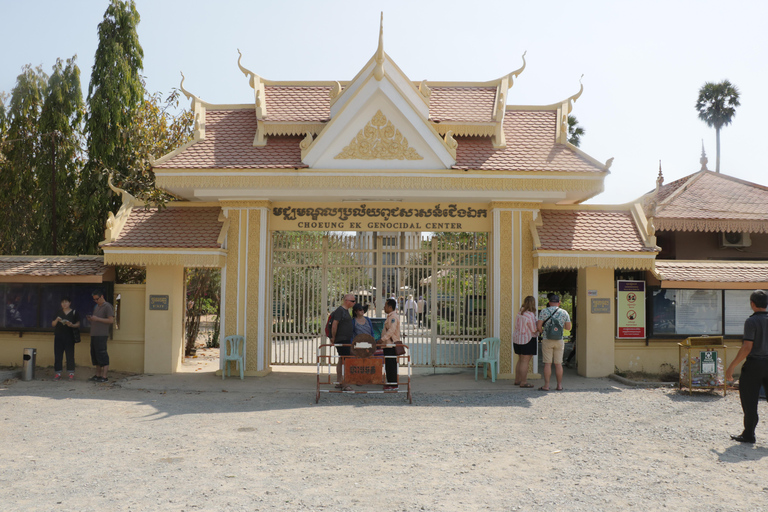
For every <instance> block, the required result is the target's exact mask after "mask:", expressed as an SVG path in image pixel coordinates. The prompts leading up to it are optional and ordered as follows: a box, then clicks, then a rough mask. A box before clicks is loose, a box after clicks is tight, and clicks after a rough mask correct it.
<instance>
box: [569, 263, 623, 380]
mask: <svg viewBox="0 0 768 512" xmlns="http://www.w3.org/2000/svg"><path fill="white" fill-rule="evenodd" d="M590 292H591V293H590ZM613 297H614V277H613V269H612V268H597V267H588V268H582V269H579V273H578V294H577V322H578V329H577V330H576V356H577V357H578V368H579V369H578V372H579V375H583V376H584V377H606V376H608V375H610V374H611V373H613V371H614V346H615V332H616V321H615V319H616V312H615V311H614V308H615V301H614V300H613ZM593 299H608V300H609V304H610V312H608V313H592V300H593Z"/></svg>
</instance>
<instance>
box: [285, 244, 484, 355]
mask: <svg viewBox="0 0 768 512" xmlns="http://www.w3.org/2000/svg"><path fill="white" fill-rule="evenodd" d="M272 242H273V243H272V253H273V256H272V270H273V276H274V277H273V282H272V304H273V305H272V330H271V364H273V365H283V364H284V365H301V364H316V362H317V354H316V351H317V347H318V346H319V345H320V344H321V343H325V342H326V338H325V335H324V334H323V331H324V327H325V322H326V320H327V318H328V314H329V312H331V311H333V309H335V308H336V307H338V305H339V304H340V302H341V299H342V297H343V296H344V295H345V294H347V293H354V294H355V295H356V296H357V301H358V302H359V303H361V304H363V305H365V304H368V305H369V311H368V316H370V317H378V318H382V317H384V300H385V299H387V298H390V297H393V296H394V297H395V299H396V300H397V305H398V310H399V312H400V313H401V326H402V333H403V334H404V340H403V341H404V342H405V343H406V344H407V345H408V346H409V347H410V355H411V361H412V363H413V364H414V365H416V366H472V365H474V362H475V359H476V358H477V346H478V342H479V341H480V340H481V339H483V338H485V337H487V336H488V332H489V325H490V317H489V314H488V313H489V312H490V298H489V297H490V293H489V272H488V268H489V262H488V235H487V233H452V232H441V233H386V232H379V233H376V232H362V233H349V232H344V233H340V232H330V233H322V232H302V231H279V232H275V233H274V234H273V238H272ZM420 297H423V300H424V301H423V303H422V305H423V307H422V308H420V306H419V298H420ZM419 309H423V311H422V313H421V314H419Z"/></svg>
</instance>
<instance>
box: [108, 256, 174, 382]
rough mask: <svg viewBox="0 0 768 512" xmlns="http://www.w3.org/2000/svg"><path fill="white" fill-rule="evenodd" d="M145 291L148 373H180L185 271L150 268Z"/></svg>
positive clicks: (145, 363)
mask: <svg viewBox="0 0 768 512" xmlns="http://www.w3.org/2000/svg"><path fill="white" fill-rule="evenodd" d="M145 290H146V291H145V293H146V295H145V304H146V306H145V308H146V309H145V321H144V373H161V374H163V373H165V374H167V373H176V372H177V371H178V368H179V366H180V365H181V362H182V356H183V349H184V267H183V266H168V265H151V266H147V285H146V288H145ZM166 307H167V309H166ZM126 321H130V320H128V319H127V318H123V322H126Z"/></svg>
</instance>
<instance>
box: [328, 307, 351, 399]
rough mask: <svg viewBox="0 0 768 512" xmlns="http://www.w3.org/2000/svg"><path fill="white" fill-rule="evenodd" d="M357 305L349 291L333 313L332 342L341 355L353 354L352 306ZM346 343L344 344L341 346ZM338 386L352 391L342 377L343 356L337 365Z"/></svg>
mask: <svg viewBox="0 0 768 512" xmlns="http://www.w3.org/2000/svg"><path fill="white" fill-rule="evenodd" d="M354 305H355V296H354V295H353V294H351V293H348V294H347V295H345V296H344V301H343V302H342V304H341V306H339V307H338V308H336V311H334V312H333V313H332V315H331V318H332V319H333V324H331V343H333V344H334V345H336V352H338V353H339V356H349V355H352V346H351V343H352V330H353V328H354V326H355V324H354V320H352V307H353V306H354ZM339 345H344V346H341V347H340V346H339ZM336 387H337V388H341V389H342V390H343V391H352V388H351V387H349V386H347V385H346V384H345V383H344V382H343V381H342V378H341V357H339V362H338V364H337V365H336Z"/></svg>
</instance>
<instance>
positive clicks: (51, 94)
mask: <svg viewBox="0 0 768 512" xmlns="http://www.w3.org/2000/svg"><path fill="white" fill-rule="evenodd" d="M75 58H76V57H72V58H71V59H68V60H67V61H66V64H65V63H64V62H63V61H62V60H61V59H57V60H56V64H55V65H54V67H53V74H52V75H51V77H50V78H49V79H48V87H47V92H46V96H45V101H44V102H43V108H42V112H41V115H40V122H39V129H40V131H41V132H42V140H41V148H40V153H39V155H38V159H37V161H38V166H37V174H38V176H37V177H38V182H39V188H38V193H37V194H36V201H37V202H39V207H38V208H37V210H36V211H35V212H34V216H35V217H36V218H35V223H36V224H37V226H38V232H37V236H36V237H35V243H34V244H33V249H32V250H33V251H34V252H36V253H39V254H60V253H65V254H66V253H75V254H76V253H78V252H80V250H81V249H82V248H83V245H82V243H81V240H80V229H79V227H80V225H81V224H82V222H83V220H85V221H86V222H87V221H88V219H82V218H81V217H80V215H79V210H78V208H76V207H75V204H74V203H73V201H72V200H71V197H72V195H73V194H74V192H75V190H76V189H77V186H78V181H79V178H80V171H81V169H82V165H83V159H82V149H83V148H82V128H83V126H82V124H83V116H84V113H85V110H84V104H83V93H82V91H81V90H80V69H79V68H78V67H77V64H75ZM30 214H33V212H30Z"/></svg>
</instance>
